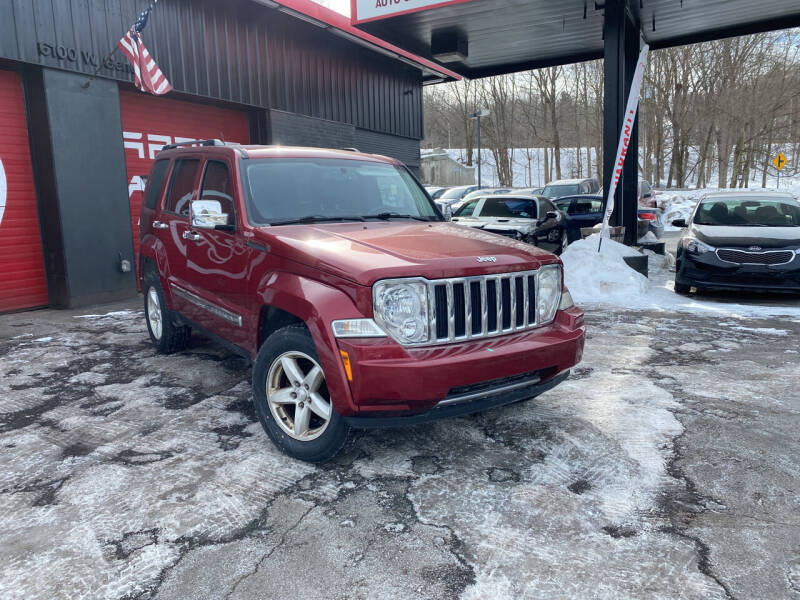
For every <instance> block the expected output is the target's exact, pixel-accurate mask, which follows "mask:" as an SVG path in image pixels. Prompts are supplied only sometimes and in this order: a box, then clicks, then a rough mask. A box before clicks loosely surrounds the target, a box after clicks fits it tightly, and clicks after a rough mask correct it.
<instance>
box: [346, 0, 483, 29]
mask: <svg viewBox="0 0 800 600" xmlns="http://www.w3.org/2000/svg"><path fill="white" fill-rule="evenodd" d="M462 2H469V0H445V1H442V0H351V6H350V14H351V15H352V21H353V23H364V22H365V21H374V20H376V19H386V18H388V17H396V16H397V15H403V14H405V13H410V12H417V11H420V10H428V9H431V8H437V7H439V6H446V5H448V4H460V3H462Z"/></svg>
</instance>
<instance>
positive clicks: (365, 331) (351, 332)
mask: <svg viewBox="0 0 800 600" xmlns="http://www.w3.org/2000/svg"><path fill="white" fill-rule="evenodd" d="M331 328H332V329H333V335H334V336H335V337H337V338H367V337H386V332H385V331H384V330H383V329H381V328H380V327H378V325H377V324H376V323H375V321H373V320H372V319H341V320H339V321H334V322H333V323H331Z"/></svg>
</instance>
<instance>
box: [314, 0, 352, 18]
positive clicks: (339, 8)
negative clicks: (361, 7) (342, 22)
mask: <svg viewBox="0 0 800 600" xmlns="http://www.w3.org/2000/svg"><path fill="white" fill-rule="evenodd" d="M314 2H317V3H318V4H322V6H327V7H328V8H330V9H332V10H335V11H336V12H338V13H342V14H343V15H347V16H348V17H349V16H350V0H314Z"/></svg>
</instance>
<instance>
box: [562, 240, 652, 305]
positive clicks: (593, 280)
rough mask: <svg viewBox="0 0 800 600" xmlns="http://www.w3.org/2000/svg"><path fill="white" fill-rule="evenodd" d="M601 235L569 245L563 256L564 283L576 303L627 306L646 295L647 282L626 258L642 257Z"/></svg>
mask: <svg viewBox="0 0 800 600" xmlns="http://www.w3.org/2000/svg"><path fill="white" fill-rule="evenodd" d="M599 241H600V235H599V234H596V233H595V234H592V235H590V236H589V237H587V238H586V239H583V240H578V241H576V242H574V243H572V244H570V245H569V247H568V248H567V249H566V251H565V252H564V253H563V254H562V255H561V260H562V262H563V263H564V283H565V284H566V286H567V288H568V289H569V291H570V293H571V294H572V297H573V298H574V299H575V301H576V302H578V303H581V302H602V303H608V304H625V303H626V302H627V301H628V300H630V298H632V297H638V298H641V297H642V296H644V295H646V294H647V290H648V282H647V278H646V277H644V276H643V275H641V274H639V273H638V272H636V271H634V270H633V269H631V268H630V267H629V266H628V265H627V263H625V261H624V257H625V256H639V253H638V252H636V250H632V249H631V248H629V247H628V246H625V245H624V244H620V243H619V242H615V241H613V240H609V239H603V243H602V244H601V245H600V252H598V251H597V247H598V242H599Z"/></svg>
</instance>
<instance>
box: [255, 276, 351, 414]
mask: <svg viewBox="0 0 800 600" xmlns="http://www.w3.org/2000/svg"><path fill="white" fill-rule="evenodd" d="M256 295H257V297H258V298H259V300H260V301H261V302H262V303H263V305H268V306H273V307H275V308H279V309H281V310H283V311H286V312H288V313H289V314H292V315H294V316H296V317H298V318H299V319H301V320H302V321H303V322H304V323H305V324H306V326H307V327H308V330H309V332H310V333H311V337H312V339H313V340H314V345H315V346H316V348H317V354H318V355H319V360H320V364H321V365H322V368H323V370H324V371H325V376H326V381H327V384H328V391H329V392H330V394H331V398H332V399H333V403H334V406H335V407H336V410H337V412H338V413H339V414H340V415H343V416H344V415H351V414H354V413H355V412H356V407H355V404H354V403H353V400H352V397H351V394H350V386H349V384H348V382H347V376H346V374H345V371H344V366H343V365H342V361H341V357H340V356H339V346H338V344H337V342H336V338H334V336H333V330H332V329H331V322H332V321H334V320H336V319H349V318H361V317H363V316H365V315H363V314H361V313H360V312H359V310H358V309H357V308H356V306H355V304H354V303H353V300H352V299H351V297H350V296H349V295H348V294H347V293H345V292H344V291H342V290H340V289H338V288H336V287H334V286H331V285H328V284H326V283H322V282H320V281H316V280H313V279H309V278H306V277H303V276H300V275H296V274H294V273H287V272H273V273H271V274H270V275H269V276H267V277H266V278H264V279H263V280H262V281H261V282H260V283H259V285H258V288H257V290H256ZM255 334H256V339H255V340H254V341H253V342H254V343H253V347H254V348H255V352H254V354H255V353H256V352H257V351H258V348H257V346H258V339H257V336H258V332H255Z"/></svg>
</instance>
